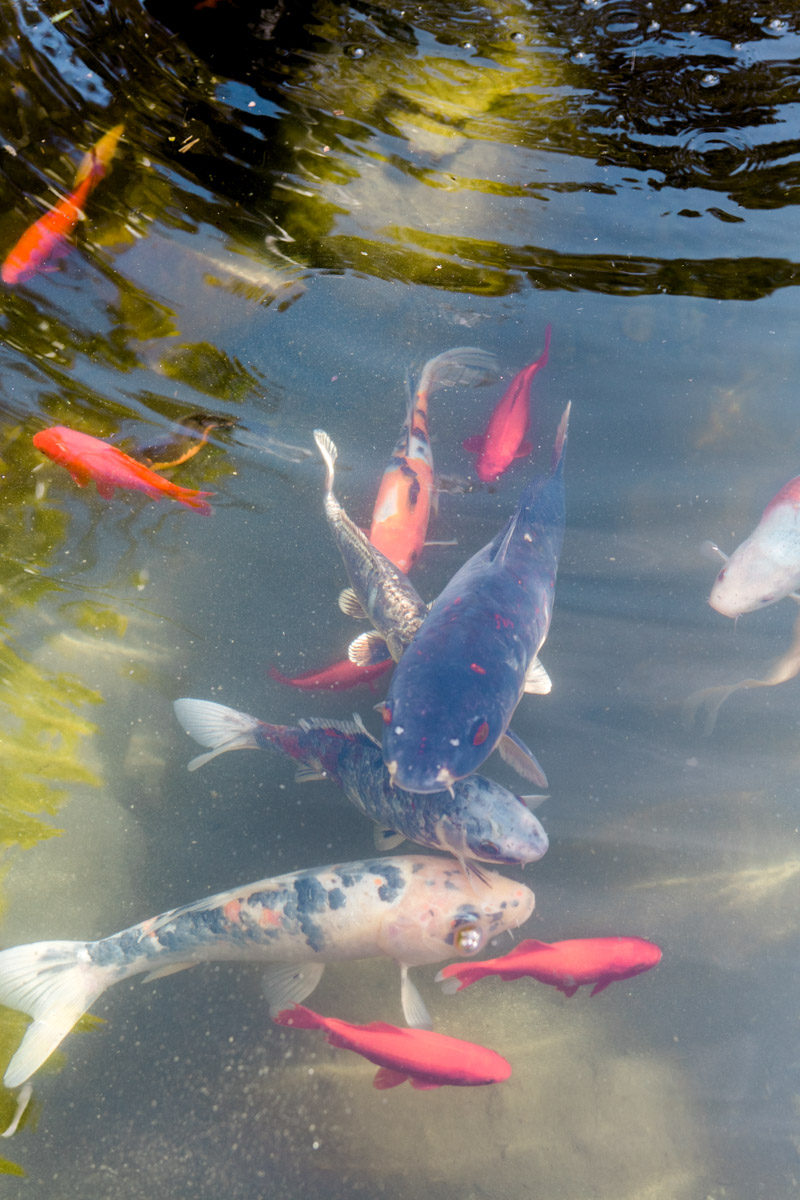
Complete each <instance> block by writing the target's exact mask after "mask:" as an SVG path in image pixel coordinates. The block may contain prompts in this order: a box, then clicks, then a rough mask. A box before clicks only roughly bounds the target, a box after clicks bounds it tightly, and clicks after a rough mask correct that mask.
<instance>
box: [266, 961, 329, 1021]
mask: <svg viewBox="0 0 800 1200" xmlns="http://www.w3.org/2000/svg"><path fill="white" fill-rule="evenodd" d="M324 970H325V964H324V963H320V962H309V963H302V964H299V965H298V964H297V963H289V964H286V963H278V964H276V965H274V966H270V967H267V969H266V972H265V974H264V981H263V984H262V991H263V993H264V996H265V998H266V1001H267V1004H268V1005H269V1015H270V1016H271V1017H275V1016H277V1015H278V1013H279V1012H281V1011H282V1010H283V1009H284V1008H291V1007H292V1005H293V1004H301V1003H302V1002H303V1000H305V999H306V997H307V996H310V995H311V993H312V992H313V991H314V988H315V987H316V986H317V984H318V983H319V981H320V979H322V972H323V971H324Z"/></svg>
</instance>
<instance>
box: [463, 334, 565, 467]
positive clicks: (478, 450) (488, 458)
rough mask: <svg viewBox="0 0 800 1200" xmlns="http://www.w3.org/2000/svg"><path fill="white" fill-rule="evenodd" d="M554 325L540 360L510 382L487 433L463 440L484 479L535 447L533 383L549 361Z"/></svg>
mask: <svg viewBox="0 0 800 1200" xmlns="http://www.w3.org/2000/svg"><path fill="white" fill-rule="evenodd" d="M550 328H551V327H550V326H549V325H548V326H547V329H546V330H545V333H544V350H543V351H542V354H541V355H540V357H539V358H537V360H536V362H532V363H529V364H528V366H527V367H523V368H522V370H521V371H519V372H518V373H517V374H516V375H515V376H514V378H513V379H512V380H511V383H510V384H509V385H508V388H507V389H506V391H505V393H504V395H503V397H502V399H501V400H500V402H499V404H498V405H497V407H496V408H495V410H494V412H493V413H492V415H491V416H490V418H489V424H488V425H487V426H486V432H485V433H479V434H476V435H475V436H474V437H470V438H467V439H466V441H465V442H464V443H463V445H464V449H465V450H466V451H467V453H468V454H477V456H478V457H477V459H476V460H475V473H476V475H477V476H478V478H479V479H480V480H482V481H483V482H484V483H491V482H492V480H493V479H497V478H498V476H500V475H502V474H503V472H504V471H506V470H507V469H508V468H509V467H510V466H511V463H512V462H513V461H514V459H515V458H524V457H525V455H527V454H530V453H531V451H532V449H533V443H532V442H531V440H530V438H529V437H528V433H529V431H530V425H531V384H532V383H533V377H534V375H535V374H536V372H537V371H538V370H539V369H540V368H541V367H543V366H545V364H546V363H547V356H548V352H549V350H550Z"/></svg>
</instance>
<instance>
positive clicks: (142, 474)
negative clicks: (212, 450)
mask: <svg viewBox="0 0 800 1200" xmlns="http://www.w3.org/2000/svg"><path fill="white" fill-rule="evenodd" d="M33 444H34V446H35V447H36V449H37V450H41V451H42V453H43V454H46V455H47V457H48V458H51V459H52V460H53V462H56V463H58V464H59V465H60V466H62V467H66V468H67V470H68V471H69V473H70V475H71V476H72V478H73V479H74V480H75V482H76V483H77V485H78V487H86V484H87V483H88V482H89V480H90V479H93V480H94V481H95V484H96V485H97V490H98V492H99V493H100V495H101V496H102V497H103V498H104V499H106V500H110V499H111V497H112V496H113V495H114V490H115V488H133V489H135V490H136V491H139V492H144V493H145V495H147V496H150V497H152V499H153V500H160V499H161V497H162V496H167V497H169V499H170V500H177V501H178V502H179V503H180V504H185V505H186V507H187V508H193V509H194V510H195V512H199V513H202V514H203V516H205V517H207V516H208V515H209V513H210V512H211V505H210V504H209V503H208V502H207V501H206V500H205V499H204V497H205V496H212V495H213V492H198V491H195V490H194V489H192V488H184V487H179V486H178V485H177V484H176V483H172V482H171V480H169V479H165V478H164V476H163V475H159V474H158V473H157V472H156V471H151V470H150V468H149V467H145V466H144V465H143V464H142V463H140V462H137V461H136V459H135V458H131V457H130V456H129V455H128V454H124V453H123V452H122V450H118V449H117V447H116V446H110V445H109V444H108V442H104V441H102V440H101V439H100V438H96V437H92V436H91V434H88V433H79V432H78V431H77V430H76V429H69V428H68V427H67V426H66V425H53V426H52V427H51V428H50V429H42V430H40V431H39V433H37V434H35V435H34V438H33Z"/></svg>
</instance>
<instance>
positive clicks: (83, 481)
mask: <svg viewBox="0 0 800 1200" xmlns="http://www.w3.org/2000/svg"><path fill="white" fill-rule="evenodd" d="M69 473H70V475H71V476H72V478H73V479H74V480H75V482H76V483H77V485H78V487H86V485H87V483H88V482H89V480H90V479H91V478H92V476H91V473H90V472H89V471H87V470H86V468H85V467H78V466H71V467H69ZM97 490H98V492H99V491H100V488H99V487H98V489H97ZM101 494H102V493H101ZM111 494H112V496H113V494H114V490H113V488H112V490H111Z"/></svg>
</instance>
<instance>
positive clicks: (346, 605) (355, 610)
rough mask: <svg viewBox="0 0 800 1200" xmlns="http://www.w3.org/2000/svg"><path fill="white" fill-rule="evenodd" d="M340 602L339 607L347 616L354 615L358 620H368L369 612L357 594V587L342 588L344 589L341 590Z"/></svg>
mask: <svg viewBox="0 0 800 1200" xmlns="http://www.w3.org/2000/svg"><path fill="white" fill-rule="evenodd" d="M338 604H339V608H340V609H341V610H342V612H343V613H344V615H345V616H346V617H353V618H354V619H355V620H356V621H366V620H367V614H366V613H365V612H364V605H363V604H362V603H361V601H360V600H359V598H358V596H357V595H356V593H355V588H351V587H346V588H342V590H341V591H340V592H339V600H338Z"/></svg>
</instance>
